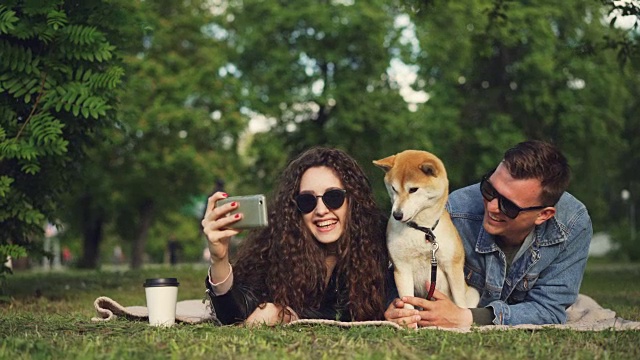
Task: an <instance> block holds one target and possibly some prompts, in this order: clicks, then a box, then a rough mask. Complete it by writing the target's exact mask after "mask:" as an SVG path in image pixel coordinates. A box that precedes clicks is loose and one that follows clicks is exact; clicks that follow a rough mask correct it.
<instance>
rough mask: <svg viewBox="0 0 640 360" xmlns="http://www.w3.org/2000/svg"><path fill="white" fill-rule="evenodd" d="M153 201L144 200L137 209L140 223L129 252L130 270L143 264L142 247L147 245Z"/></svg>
mask: <svg viewBox="0 0 640 360" xmlns="http://www.w3.org/2000/svg"><path fill="white" fill-rule="evenodd" d="M154 207H155V204H154V203H153V200H146V201H145V202H144V203H143V204H142V206H140V208H139V214H140V223H139V225H138V228H137V229H136V234H135V239H134V243H133V249H132V252H131V269H140V268H141V267H142V264H143V262H144V247H145V244H146V243H147V236H148V235H149V229H150V228H151V223H152V222H153V209H154Z"/></svg>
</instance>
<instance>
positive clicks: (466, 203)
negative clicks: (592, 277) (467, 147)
mask: <svg viewBox="0 0 640 360" xmlns="http://www.w3.org/2000/svg"><path fill="white" fill-rule="evenodd" d="M447 210H448V211H449V213H450V214H451V219H452V220H453V223H454V225H455V226H456V228H457V229H458V232H459V233H460V237H461V238H462V242H463V244H464V248H465V254H466V260H465V277H466V279H467V283H468V284H469V285H470V286H473V287H475V288H476V289H478V291H479V292H480V303H479V304H478V307H491V308H493V312H494V315H495V318H494V320H493V322H494V324H497V325H517V324H562V323H565V322H566V320H567V315H566V311H565V310H566V308H567V307H569V306H571V305H572V304H573V303H574V302H575V300H576V298H577V296H578V292H579V290H580V283H581V282H582V276H583V274H584V269H585V266H586V264H587V257H588V251H589V244H590V242H591V236H592V234H593V229H592V226H591V218H590V217H589V214H588V213H587V209H586V207H585V206H584V205H583V204H582V203H581V202H580V201H579V200H578V199H576V198H575V197H573V196H572V195H571V194H569V193H566V192H565V193H564V194H563V195H562V197H561V198H560V201H558V203H557V204H556V214H555V216H554V217H552V218H551V219H549V220H547V221H545V222H544V223H543V224H541V225H538V226H536V227H535V229H534V240H533V242H532V243H531V245H530V246H529V247H528V248H527V249H526V251H525V252H524V253H523V255H522V256H520V257H519V258H518V259H516V260H515V261H514V262H513V264H511V267H510V268H509V272H508V273H506V271H507V264H506V258H505V255H504V253H503V252H502V251H501V250H500V248H499V247H498V245H496V243H495V241H494V238H493V236H492V235H489V234H488V233H487V232H486V231H485V230H484V227H483V226H482V220H483V216H484V202H483V199H482V195H481V194H480V186H479V184H475V185H471V186H467V187H465V188H462V189H459V190H456V191H454V192H452V193H451V195H450V196H449V202H448V204H447Z"/></svg>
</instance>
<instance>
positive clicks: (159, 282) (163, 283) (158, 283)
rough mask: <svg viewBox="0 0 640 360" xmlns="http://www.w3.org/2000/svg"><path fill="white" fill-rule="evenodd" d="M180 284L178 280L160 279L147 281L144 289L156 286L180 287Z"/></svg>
mask: <svg viewBox="0 0 640 360" xmlns="http://www.w3.org/2000/svg"><path fill="white" fill-rule="evenodd" d="M178 285H180V283H179V282H178V279H176V278H159V279H147V280H145V282H144V285H143V286H144V287H154V286H178Z"/></svg>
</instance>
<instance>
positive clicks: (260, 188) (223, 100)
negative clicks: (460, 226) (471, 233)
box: [0, 0, 640, 268]
mask: <svg viewBox="0 0 640 360" xmlns="http://www.w3.org/2000/svg"><path fill="white" fill-rule="evenodd" d="M613 9H617V11H620V12H617V13H615V12H614V13H613V14H614V15H615V14H618V15H622V14H626V15H631V16H632V17H631V18H630V19H631V20H634V19H635V25H636V26H635V27H633V26H631V27H628V26H627V27H621V26H620V24H621V21H622V20H621V19H618V18H614V17H611V16H610V15H611V14H610V11H611V10H613ZM638 13H639V12H638V5H637V2H626V3H613V2H611V1H596V0H593V1H583V0H568V1H564V2H561V3H558V2H557V1H551V0H542V1H538V2H536V3H535V4H532V3H530V2H523V1H506V0H472V1H467V2H464V3H460V2H442V1H408V0H407V1H401V0H394V1H386V0H369V1H349V0H340V1H338V0H331V1H323V2H311V3H308V2H301V1H295V2H289V3H287V4H286V6H285V5H284V4H283V3H282V2H279V1H275V0H272V1H259V0H243V1H225V0H191V1H182V2H175V1H170V0H158V1H152V2H150V1H139V0H136V1H121V0H109V1H106V0H104V1H99V0H87V1H77V0H58V1H38V0H24V1H17V0H10V1H5V2H3V4H2V5H0V51H1V52H2V56H1V57H0V125H1V127H0V204H1V205H2V206H0V229H1V230H0V231H1V234H0V235H1V236H0V253H1V254H12V255H14V257H17V256H18V255H24V253H25V251H29V252H31V253H32V255H33V256H34V257H37V251H38V248H40V247H41V244H42V227H43V225H44V223H45V222H47V221H48V222H51V223H54V224H57V225H58V227H59V228H60V229H61V230H63V231H62V232H61V235H60V236H59V237H60V239H61V241H62V244H63V246H66V247H68V248H70V249H71V250H72V251H73V253H74V254H75V263H76V264H77V265H78V266H82V267H89V268H94V267H99V266H100V265H101V264H103V263H105V262H109V261H111V257H112V249H113V247H115V246H116V245H119V246H122V247H123V248H124V250H125V253H126V255H127V258H128V260H129V262H130V265H131V267H133V268H137V267H140V266H141V265H142V264H143V263H144V262H145V261H147V262H148V261H162V260H163V259H164V258H165V253H166V246H167V241H168V240H169V239H176V240H177V241H178V242H179V243H180V244H182V249H183V252H182V260H184V261H195V260H198V259H200V257H201V252H202V249H203V247H204V240H203V238H202V237H201V235H200V231H199V218H200V217H201V214H202V207H203V206H204V202H205V201H206V197H207V195H208V194H210V193H211V192H212V191H214V190H216V189H224V190H225V191H227V192H229V193H232V194H238V195H239V194H248V193H257V192H260V193H267V194H268V193H269V191H270V189H271V188H272V186H273V184H274V182H275V181H276V180H277V178H278V174H279V173H280V171H281V169H282V168H283V167H284V166H285V165H286V162H287V161H288V159H290V158H291V157H292V156H295V155H296V154H297V153H299V152H300V151H301V150H302V149H305V148H308V147H310V146H314V145H325V146H335V147H339V148H342V149H344V150H346V151H347V152H349V153H350V154H352V155H353V156H354V157H355V158H356V159H357V160H358V161H359V162H360V164H361V165H362V166H363V168H364V169H365V172H366V173H367V174H368V175H369V177H370V179H371V181H372V184H373V185H374V189H375V191H376V197H377V199H378V201H379V204H380V205H381V206H383V207H388V204H387V203H388V200H387V195H386V194H385V191H384V188H383V185H382V174H381V173H380V172H379V170H377V169H375V168H374V167H373V165H372V164H371V161H372V160H374V159H378V158H381V157H384V156H387V155H390V154H393V153H396V152H399V151H402V150H404V149H408V148H416V149H424V150H428V151H432V152H434V153H436V154H437V155H438V156H440V157H441V158H442V159H443V161H444V162H445V164H447V168H448V172H449V177H450V181H451V189H452V190H453V189H456V188H459V187H462V186H465V185H468V184H471V183H473V182H475V181H477V180H478V179H479V177H480V176H481V175H482V174H483V173H484V172H486V171H487V170H488V169H490V168H492V167H494V166H495V165H496V163H497V162H498V161H499V160H500V158H501V155H502V153H503V152H504V150H505V149H506V148H508V147H510V146H512V145H514V144H515V143H517V142H519V141H522V140H525V139H530V138H535V139H543V140H548V141H552V142H554V143H556V144H558V145H559V146H560V148H561V149H562V150H563V151H564V152H565V153H566V154H567V156H568V158H569V160H570V163H571V164H572V167H573V171H574V181H573V182H572V185H571V188H570V191H571V192H572V193H574V194H575V195H576V196H577V197H578V198H579V199H581V200H582V201H583V202H584V203H585V204H586V205H587V207H588V208H589V211H590V213H591V215H592V218H593V221H594V228H595V230H596V231H607V232H610V233H611V234H612V235H613V236H614V237H615V239H616V240H617V241H618V242H619V243H620V244H622V246H623V247H622V249H623V251H620V252H618V254H619V256H620V257H621V258H627V259H636V260H637V259H638V255H639V254H638V253H639V252H640V251H638V250H637V249H638V248H640V244H639V243H638V240H633V239H630V237H629V235H628V234H630V233H633V231H630V228H634V229H635V227H636V224H637V219H636V217H637V214H635V213H634V208H635V206H636V204H637V199H638V197H639V196H640V195H639V194H640V185H639V184H640V181H639V180H640V179H639V176H640V175H638V173H637V172H636V171H635V169H637V167H638V165H640V164H639V163H640V155H638V154H639V153H640V151H638V150H640V147H639V146H640V145H639V144H638V141H639V140H638V139H639V138H640V137H639V136H638V135H640V134H638V132H639V131H640V123H639V121H640V118H639V117H638V116H637V113H638V102H637V100H636V99H638V98H639V95H640V93H639V92H640V86H639V85H640V77H639V75H638V74H639V73H638V66H639V65H640V63H639V60H640V57H639V56H638V52H637V41H638V32H637V24H638V22H637V19H638ZM626 19H629V18H626ZM633 24H634V23H633V21H632V22H631V25H633ZM399 65H400V66H399ZM407 69H409V70H408V71H407ZM402 71H405V72H406V73H405V75H402V74H399V72H402ZM425 100H426V101H425ZM622 189H627V190H629V191H630V193H631V194H632V196H631V198H630V199H628V200H626V201H623V200H622V199H621V198H620V192H621V190H622Z"/></svg>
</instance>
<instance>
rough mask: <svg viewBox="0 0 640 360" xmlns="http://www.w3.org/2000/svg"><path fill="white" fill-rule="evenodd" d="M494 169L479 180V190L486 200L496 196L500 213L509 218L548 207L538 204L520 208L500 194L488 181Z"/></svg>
mask: <svg viewBox="0 0 640 360" xmlns="http://www.w3.org/2000/svg"><path fill="white" fill-rule="evenodd" d="M494 171H495V170H492V171H490V172H489V173H487V174H486V175H485V176H483V177H482V181H481V182H480V192H481V193H482V197H483V198H484V199H485V200H487V201H491V200H493V199H495V198H498V208H499V209H500V212H501V213H503V214H505V215H506V216H507V217H509V218H510V219H515V218H516V217H518V214H520V212H522V211H531V210H540V209H544V208H546V207H548V206H547V205H540V206H531V207H526V208H521V207H520V206H518V205H516V204H514V203H513V201H511V200H509V199H507V198H506V197H504V196H502V195H501V194H500V193H499V192H498V191H497V190H496V189H495V188H494V187H493V185H492V184H491V182H490V181H489V177H491V174H493V172H494Z"/></svg>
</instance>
